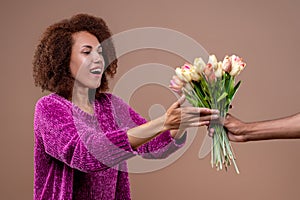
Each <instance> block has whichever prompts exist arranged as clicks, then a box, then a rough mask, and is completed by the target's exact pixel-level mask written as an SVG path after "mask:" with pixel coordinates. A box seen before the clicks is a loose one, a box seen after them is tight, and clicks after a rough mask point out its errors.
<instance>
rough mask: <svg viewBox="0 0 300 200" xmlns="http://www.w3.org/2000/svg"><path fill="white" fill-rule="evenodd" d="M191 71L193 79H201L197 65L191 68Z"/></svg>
mask: <svg viewBox="0 0 300 200" xmlns="http://www.w3.org/2000/svg"><path fill="white" fill-rule="evenodd" d="M190 73H191V78H192V80H193V81H199V80H200V78H201V77H200V75H199V74H198V73H197V71H196V67H194V66H193V67H192V68H191V70H190Z"/></svg>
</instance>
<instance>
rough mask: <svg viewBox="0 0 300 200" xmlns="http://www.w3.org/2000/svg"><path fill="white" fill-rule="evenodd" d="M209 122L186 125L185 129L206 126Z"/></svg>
mask: <svg viewBox="0 0 300 200" xmlns="http://www.w3.org/2000/svg"><path fill="white" fill-rule="evenodd" d="M208 124H209V121H201V122H194V123H190V124H189V125H187V127H199V126H207V125H208Z"/></svg>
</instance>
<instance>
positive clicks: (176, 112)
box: [164, 95, 219, 130]
mask: <svg viewBox="0 0 300 200" xmlns="http://www.w3.org/2000/svg"><path fill="white" fill-rule="evenodd" d="M184 101H185V96H184V95H183V96H181V98H180V99H178V100H177V101H176V102H175V103H173V104H172V105H171V106H170V108H169V109H168V110H167V112H166V113H165V115H164V117H165V123H164V129H165V130H174V129H186V128H189V127H199V126H204V125H208V124H209V122H210V121H211V120H215V119H218V117H219V116H218V114H219V111H218V110H213V109H209V108H199V107H181V104H183V102H184Z"/></svg>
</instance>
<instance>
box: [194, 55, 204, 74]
mask: <svg viewBox="0 0 300 200" xmlns="http://www.w3.org/2000/svg"><path fill="white" fill-rule="evenodd" d="M194 66H195V69H196V72H198V73H199V74H201V73H202V72H203V71H204V69H205V66H206V64H205V62H204V61H203V60H202V58H195V60H194Z"/></svg>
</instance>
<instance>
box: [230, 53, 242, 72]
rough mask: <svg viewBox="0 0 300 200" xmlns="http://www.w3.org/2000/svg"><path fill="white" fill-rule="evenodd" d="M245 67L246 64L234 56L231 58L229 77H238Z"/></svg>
mask: <svg viewBox="0 0 300 200" xmlns="http://www.w3.org/2000/svg"><path fill="white" fill-rule="evenodd" d="M245 66H246V63H244V62H243V61H242V59H241V58H240V57H238V56H236V55H232V56H231V67H232V69H231V71H230V75H231V76H236V75H238V74H239V73H240V72H241V71H242V70H243V69H244V67H245Z"/></svg>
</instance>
